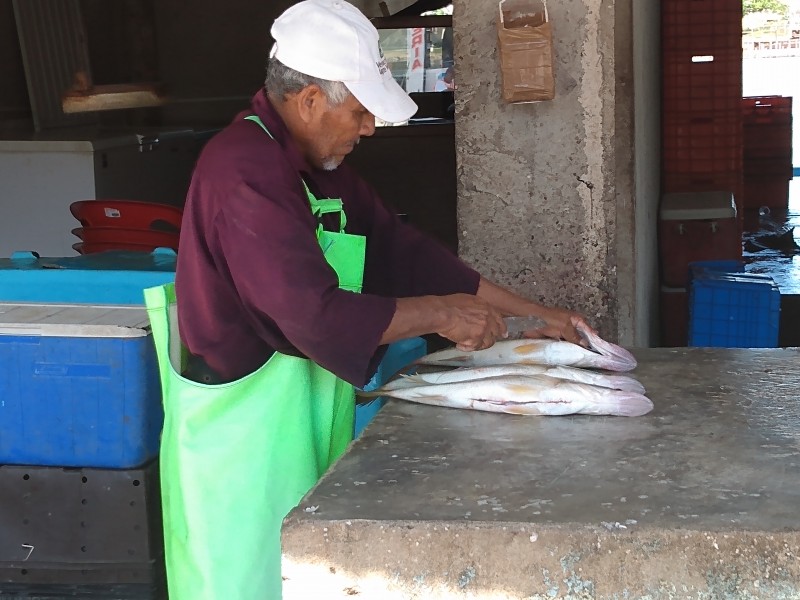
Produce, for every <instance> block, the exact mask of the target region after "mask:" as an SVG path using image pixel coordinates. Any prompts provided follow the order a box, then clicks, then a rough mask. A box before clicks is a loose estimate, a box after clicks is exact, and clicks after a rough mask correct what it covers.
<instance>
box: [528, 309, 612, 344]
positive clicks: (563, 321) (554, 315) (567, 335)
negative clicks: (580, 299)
mask: <svg viewBox="0 0 800 600" xmlns="http://www.w3.org/2000/svg"><path fill="white" fill-rule="evenodd" d="M539 316H541V317H542V318H543V319H544V320H545V322H546V323H547V327H542V328H541V329H537V330H536V331H532V332H526V336H527V337H530V338H543V337H547V338H552V339H556V340H566V341H568V342H572V343H573V344H580V345H582V346H588V342H586V340H585V339H584V337H583V336H582V335H581V334H580V332H579V331H578V329H579V328H580V329H583V330H586V331H590V332H592V333H597V332H596V331H595V330H594V329H593V328H592V327H590V326H589V324H588V323H587V322H586V319H585V318H584V317H583V315H581V314H579V313H576V312H574V311H571V310H567V309H564V308H546V309H544V311H543V313H542V314H541V315H539Z"/></svg>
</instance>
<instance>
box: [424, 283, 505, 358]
mask: <svg viewBox="0 0 800 600" xmlns="http://www.w3.org/2000/svg"><path fill="white" fill-rule="evenodd" d="M440 299H441V302H442V305H443V306H442V308H441V309H440V310H441V312H442V315H443V316H444V320H443V325H442V326H441V327H439V328H437V330H436V331H435V333H438V334H439V335H441V336H442V337H445V338H447V339H448V340H450V341H452V342H455V344H456V348H458V349H459V350H464V351H472V350H483V349H484V348H489V347H490V346H492V345H493V344H494V343H495V342H496V341H497V340H498V339H500V338H502V337H503V336H504V335H505V333H506V325H505V323H504V322H503V318H502V315H501V314H500V313H499V312H498V311H497V310H496V309H495V308H494V307H493V306H492V305H490V304H489V303H488V302H486V301H485V300H483V299H481V298H479V297H478V296H472V295H470V294H453V295H450V296H441V297H440Z"/></svg>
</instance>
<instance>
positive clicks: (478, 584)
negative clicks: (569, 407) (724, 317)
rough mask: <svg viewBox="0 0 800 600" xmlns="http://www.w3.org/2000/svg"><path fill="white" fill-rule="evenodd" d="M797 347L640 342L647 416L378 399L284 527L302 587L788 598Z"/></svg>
mask: <svg viewBox="0 0 800 600" xmlns="http://www.w3.org/2000/svg"><path fill="white" fill-rule="evenodd" d="M798 354H799V352H798V350H797V349H765V350H742V349H700V348H680V349H663V348H661V349H642V350H639V351H637V352H636V355H637V357H638V358H639V361H640V364H639V366H638V368H637V369H636V370H635V371H634V372H633V373H632V375H634V376H635V377H637V378H638V379H639V380H640V381H641V382H642V383H643V384H644V385H645V387H646V388H647V390H648V396H649V397H650V398H651V399H652V400H653V402H654V403H655V409H654V411H653V412H652V413H650V414H649V415H646V416H644V417H639V418H633V419H626V418H620V417H617V418H615V417H549V418H548V417H512V416H509V415H493V414H486V413H476V412H470V411H459V410H449V409H438V408H434V407H428V406H421V405H414V404H406V403H401V402H396V401H393V402H390V403H389V404H388V405H387V407H386V408H385V409H384V410H383V411H382V412H381V413H380V414H379V415H378V416H377V417H376V419H375V421H373V423H372V424H371V425H370V426H369V427H368V428H367V429H366V431H365V433H364V434H363V435H362V437H361V438H360V439H359V440H358V441H357V442H356V443H354V445H353V446H352V447H351V449H350V450H349V452H348V453H347V454H346V455H345V456H344V457H343V458H342V459H341V460H340V461H339V462H338V463H337V464H336V465H335V466H334V467H333V468H332V469H331V471H330V472H329V473H328V474H327V475H326V476H325V477H324V478H323V480H322V481H321V482H320V483H319V485H318V486H317V487H316V488H315V489H314V490H312V492H310V494H309V495H308V496H307V497H306V498H305V499H304V501H303V502H302V503H301V504H300V505H299V506H298V508H297V509H295V511H293V512H292V513H291V514H290V515H289V517H287V521H286V523H285V526H284V535H283V540H284V577H285V583H284V586H285V588H284V589H285V593H284V598H286V599H287V600H296V599H300V598H311V597H318V598H322V597H324V598H330V599H335V598H345V597H354V596H355V597H361V598H373V597H374V598H381V599H383V598H386V599H400V598H402V599H411V598H425V599H431V600H436V599H445V598H447V599H450V598H459V599H463V598H481V599H486V600H488V599H492V600H499V599H510V598H526V599H536V600H540V599H541V600H544V599H549V598H593V599H620V600H621V599H627V598H648V599H652V600H658V599H662V598H708V599H711V598H732V599H733V598H737V599H738V598H744V599H748V598H787V599H788V598H800V559H799V558H798V556H800V519H798V507H800V399H798V384H800V360H798V359H800V356H798Z"/></svg>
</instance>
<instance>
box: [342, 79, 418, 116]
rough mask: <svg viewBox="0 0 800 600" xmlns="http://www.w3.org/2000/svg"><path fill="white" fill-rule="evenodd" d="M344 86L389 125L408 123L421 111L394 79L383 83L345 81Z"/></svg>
mask: <svg viewBox="0 0 800 600" xmlns="http://www.w3.org/2000/svg"><path fill="white" fill-rule="evenodd" d="M344 84H345V86H347V89H348V90H350V93H351V94H353V96H355V97H356V100H358V101H359V102H361V104H362V105H363V106H364V108H366V109H367V110H368V111H369V112H371V113H372V114H373V115H375V116H376V117H377V118H379V119H381V120H382V121H386V122H387V123H401V122H403V121H408V120H409V119H410V118H411V117H413V116H414V114H415V113H416V112H417V110H418V109H419V108H418V107H417V104H416V103H415V102H414V101H413V100H412V99H411V97H410V96H409V95H408V94H407V93H406V91H405V90H404V89H403V88H401V87H400V86H399V85H398V84H397V82H396V81H395V80H394V79H393V78H392V77H386V78H385V79H384V80H383V81H382V82H374V83H371V82H370V83H364V82H362V83H351V82H348V81H345V82H344Z"/></svg>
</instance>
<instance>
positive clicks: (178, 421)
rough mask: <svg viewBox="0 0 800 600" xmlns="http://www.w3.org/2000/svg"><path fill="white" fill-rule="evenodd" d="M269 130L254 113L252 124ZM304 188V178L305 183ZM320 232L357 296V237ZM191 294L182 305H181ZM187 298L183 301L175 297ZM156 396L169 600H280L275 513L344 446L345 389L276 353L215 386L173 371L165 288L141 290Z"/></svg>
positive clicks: (173, 329)
mask: <svg viewBox="0 0 800 600" xmlns="http://www.w3.org/2000/svg"><path fill="white" fill-rule="evenodd" d="M250 119H251V120H253V121H255V122H256V123H258V124H259V125H260V126H261V127H262V128H263V129H264V131H266V132H267V133H269V131H267V129H266V127H264V125H263V123H261V121H260V120H259V119H258V117H255V118H252V117H251V118H250ZM304 185H305V182H304ZM306 193H307V195H308V201H309V203H310V205H311V210H312V212H313V213H314V214H315V215H317V216H318V217H319V215H321V214H324V213H328V212H338V213H339V214H340V215H341V219H340V230H339V231H338V232H329V231H324V230H323V229H322V225H321V224H320V225H319V226H318V229H317V240H318V241H319V244H320V246H321V248H322V249H323V252H324V254H325V258H326V260H327V261H328V263H329V264H330V265H331V267H332V268H333V269H334V270H335V271H336V273H337V275H338V277H339V287H340V288H342V289H346V290H350V291H353V292H360V291H361V283H362V278H363V274H364V253H365V248H366V239H365V238H364V237H363V236H358V235H350V234H346V233H344V226H345V216H344V211H343V210H342V202H341V200H338V199H320V200H317V199H316V198H315V197H314V196H313V194H311V192H310V191H309V190H308V187H307V186H306ZM190 300H191V299H189V301H190ZM183 301H184V302H186V301H187V299H184V300H183ZM145 302H146V304H147V312H148V315H149V317H150V323H151V327H152V330H153V338H154V340H155V345H156V352H157V355H158V364H159V370H160V373H161V387H162V393H163V399H164V429H163V433H162V438H161V456H160V468H161V493H162V507H163V514H164V538H165V540H164V542H165V552H166V564H167V580H168V587H169V597H170V600H223V599H224V600H239V599H241V600H261V599H264V600H277V599H279V598H280V597H281V545H280V530H281V524H282V521H283V518H284V517H285V516H286V514H287V513H288V512H289V511H290V510H291V509H292V508H293V507H294V506H296V505H297V503H298V502H299V501H300V499H301V498H302V497H303V495H304V494H305V493H306V492H307V491H308V490H309V489H310V488H311V487H312V486H313V485H314V484H315V483H316V482H317V480H318V479H319V477H320V476H321V475H322V474H323V473H324V472H325V470H326V469H327V468H328V467H329V466H330V465H331V464H332V463H333V461H334V460H336V459H337V458H338V457H339V456H340V455H341V454H342V452H343V451H344V450H345V448H346V447H347V445H348V444H349V443H350V441H351V440H352V435H353V418H354V413H355V403H354V393H353V386H352V385H350V384H348V383H346V382H345V381H343V380H341V379H339V378H338V377H336V376H335V375H334V374H333V373H331V372H329V371H327V370H325V369H323V368H322V367H321V366H319V365H317V364H315V363H314V362H312V361H311V360H309V359H305V358H298V357H295V356H288V355H285V354H281V353H278V352H276V353H275V354H274V355H273V356H272V357H271V358H270V359H269V360H268V361H267V363H266V364H264V365H263V366H262V367H261V368H259V369H258V370H257V371H255V372H254V373H251V374H249V375H247V376H246V377H243V378H242V379H239V380H237V381H234V382H231V383H227V384H221V385H205V384H202V383H196V382H194V381H190V380H188V379H185V378H184V377H182V376H181V375H180V373H181V366H182V365H183V362H184V361H183V358H184V357H185V348H183V346H182V345H181V342H180V338H179V336H178V325H177V305H176V299H175V289H174V286H173V284H168V285H165V286H161V287H156V288H150V289H147V290H145Z"/></svg>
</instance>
